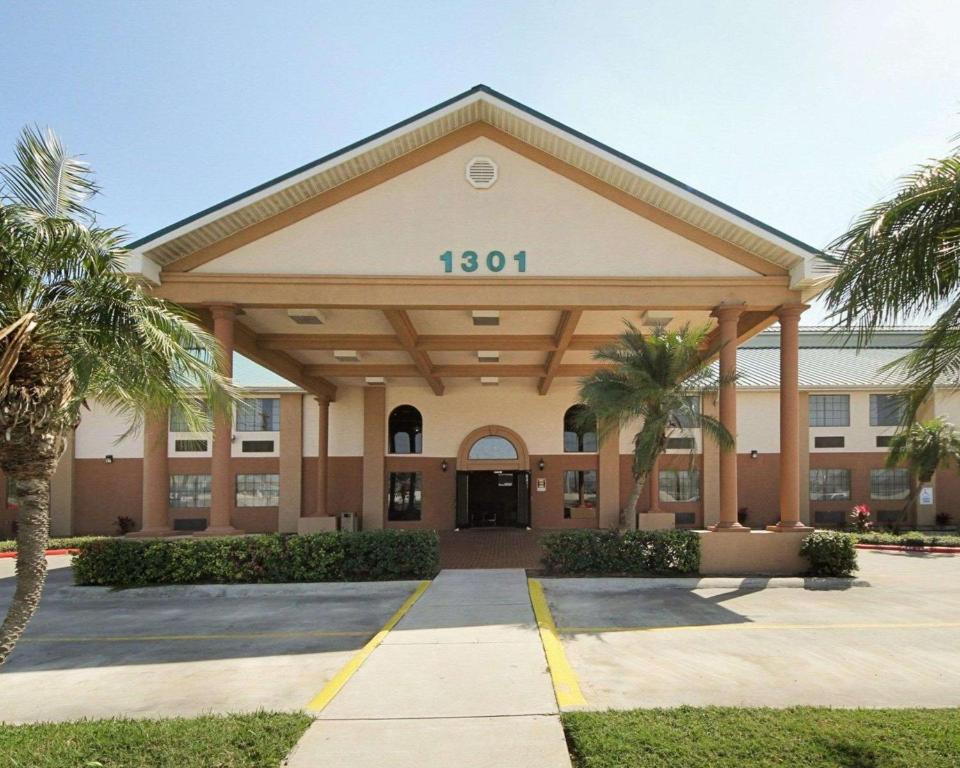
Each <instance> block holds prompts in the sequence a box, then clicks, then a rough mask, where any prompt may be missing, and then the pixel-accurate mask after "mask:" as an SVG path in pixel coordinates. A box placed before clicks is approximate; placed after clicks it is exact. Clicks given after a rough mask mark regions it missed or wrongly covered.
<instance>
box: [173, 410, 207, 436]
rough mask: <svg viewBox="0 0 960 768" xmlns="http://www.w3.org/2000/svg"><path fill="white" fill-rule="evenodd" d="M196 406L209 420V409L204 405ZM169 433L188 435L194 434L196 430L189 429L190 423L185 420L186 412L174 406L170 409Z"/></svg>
mask: <svg viewBox="0 0 960 768" xmlns="http://www.w3.org/2000/svg"><path fill="white" fill-rule="evenodd" d="M198 405H199V407H200V410H201V412H202V413H203V414H204V415H205V416H206V417H207V418H208V419H209V418H210V407H209V406H208V405H207V404H206V403H198ZM170 431H171V432H188V433H195V432H196V430H194V429H191V428H190V423H189V420H188V419H187V414H186V412H185V411H184V410H183V409H182V408H180V407H178V406H174V407H173V408H171V409H170Z"/></svg>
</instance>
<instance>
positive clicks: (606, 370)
mask: <svg viewBox="0 0 960 768" xmlns="http://www.w3.org/2000/svg"><path fill="white" fill-rule="evenodd" d="M625 325H626V329H625V330H624V332H623V333H622V334H621V336H620V338H619V340H618V341H617V343H616V344H613V345H611V346H608V347H603V348H601V349H599V350H597V351H596V352H595V353H594V355H593V357H594V359H595V360H598V361H600V362H602V363H607V364H608V366H605V367H602V368H599V369H598V370H597V371H595V372H594V373H593V374H591V375H590V376H588V377H587V378H585V379H583V380H582V381H581V383H580V400H581V402H582V403H583V404H584V405H585V406H586V408H585V409H584V411H583V418H585V419H590V420H595V423H596V424H597V426H598V428H599V431H600V435H601V437H602V436H604V435H606V434H609V433H610V431H611V430H612V429H613V428H614V427H616V426H620V427H632V426H635V425H636V423H637V422H638V421H640V422H642V424H641V426H640V431H639V432H637V433H636V434H635V435H634V437H633V477H634V485H633V490H632V491H631V493H630V498H629V500H628V501H627V506H626V508H625V509H624V510H623V511H622V512H621V520H620V523H621V525H623V524H625V522H626V518H627V516H628V515H631V514H633V512H634V511H635V510H636V506H637V501H638V500H639V498H640V493H641V491H642V490H643V486H644V483H646V481H647V478H649V476H650V473H651V472H652V471H653V468H654V467H655V466H656V463H657V458H658V457H659V456H660V454H661V453H663V451H664V448H665V447H666V443H667V437H668V434H669V433H670V432H672V431H675V430H680V429H685V428H686V429H689V428H700V429H702V430H703V431H704V432H705V433H707V434H709V435H710V436H712V437H713V438H714V439H715V440H716V441H717V442H718V443H719V444H720V447H721V448H722V449H724V450H726V449H729V448H732V447H733V445H734V439H733V436H732V435H731V434H730V433H729V432H728V431H727V429H726V428H725V427H724V426H723V425H722V424H721V423H720V422H719V421H717V420H716V419H715V418H713V417H712V416H707V415H706V414H704V413H703V412H702V410H701V409H700V408H699V407H698V403H699V396H702V395H703V394H704V393H707V392H715V391H716V389H717V386H718V385H719V383H720V382H719V380H718V378H717V376H716V375H715V374H714V373H713V371H712V370H711V368H710V366H709V364H708V362H707V360H708V357H709V354H708V353H706V352H704V346H705V344H706V341H707V335H708V333H709V331H710V328H709V326H702V327H695V328H691V327H689V326H683V327H682V328H680V329H678V330H675V331H668V330H665V329H663V328H657V329H656V330H654V332H653V333H650V334H648V335H646V336H645V335H644V334H643V333H641V332H640V330H639V329H637V328H636V326H634V325H632V324H631V323H629V322H627V323H625ZM653 501H654V503H656V501H657V500H656V499H654V500H653Z"/></svg>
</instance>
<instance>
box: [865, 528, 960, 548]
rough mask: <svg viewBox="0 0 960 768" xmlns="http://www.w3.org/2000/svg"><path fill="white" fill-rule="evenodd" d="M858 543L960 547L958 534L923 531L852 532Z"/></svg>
mask: <svg viewBox="0 0 960 768" xmlns="http://www.w3.org/2000/svg"><path fill="white" fill-rule="evenodd" d="M854 539H855V540H856V542H857V543H858V544H897V545H899V546H901V547H960V536H958V535H949V534H936V533H923V532H922V531H909V532H907V533H902V534H896V533H858V534H854Z"/></svg>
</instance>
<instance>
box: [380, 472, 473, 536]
mask: <svg viewBox="0 0 960 768" xmlns="http://www.w3.org/2000/svg"><path fill="white" fill-rule="evenodd" d="M442 461H446V462H447V471H446V472H444V471H443V470H442V469H441V468H440V463H441V462H442ZM456 464H457V461H456V459H455V458H453V457H448V458H446V459H443V458H438V457H435V456H387V458H386V469H385V471H386V477H389V475H390V473H391V472H421V473H422V474H423V477H422V483H423V484H422V485H421V489H422V496H421V504H422V506H421V510H420V520H418V521H414V520H410V521H400V520H395V521H390V520H387V519H386V512H384V526H385V527H387V528H421V529H423V528H427V529H429V528H432V529H434V530H438V531H452V530H453V529H454V528H455V527H456V520H457V472H456V470H455V469H454V467H455V466H456ZM389 487H390V486H389V482H388V480H387V479H386V478H385V479H384V488H386V489H388V490H389ZM384 504H386V499H384Z"/></svg>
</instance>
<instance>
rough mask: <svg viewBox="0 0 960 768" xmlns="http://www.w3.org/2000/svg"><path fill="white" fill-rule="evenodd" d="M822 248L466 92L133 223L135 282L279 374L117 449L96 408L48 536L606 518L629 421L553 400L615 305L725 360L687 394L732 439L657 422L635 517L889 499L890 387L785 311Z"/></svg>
mask: <svg viewBox="0 0 960 768" xmlns="http://www.w3.org/2000/svg"><path fill="white" fill-rule="evenodd" d="M816 255H817V252H816V250H815V249H813V248H811V247H809V246H806V245H804V244H803V243H800V242H799V241H797V240H795V239H793V238H791V237H789V236H787V235H784V234H783V233H780V232H778V231H776V230H774V229H772V228H770V227H767V226H766V225H763V224H762V223H760V222H758V221H756V220H754V219H752V218H750V217H749V216H747V215H745V214H743V213H740V212H738V211H735V210H733V209H732V208H730V207H729V206H726V205H724V204H722V203H720V202H719V201H716V200H713V199H711V198H709V197H707V196H706V195H703V194H701V193H699V192H697V191H696V190H693V189H691V188H690V187H688V186H686V185H684V184H682V183H680V182H678V181H676V180H674V179H671V178H669V177H667V176H665V175H664V174H662V173H659V172H658V171H655V170H654V169H651V168H649V167H647V166H644V165H643V164H641V163H639V162H637V161H635V160H632V159H631V158H628V157H626V156H624V155H622V154H621V153H618V152H616V151H615V150H613V149H610V148H609V147H605V146H603V145H601V144H599V143H597V142H595V141H593V140H592V139H590V138H588V137H586V136H583V135H581V134H579V133H577V132H576V131H573V130H572V129H569V128H567V127H565V126H562V125H560V124H558V123H556V122H555V121H553V120H551V119H549V118H547V117H545V116H543V115H541V114H538V113H536V112H534V111H533V110H531V109H529V108H527V107H525V106H523V105H521V104H518V103H516V102H514V101H512V100H510V99H508V98H507V97H505V96H502V95H500V94H498V93H496V92H493V91H491V90H490V89H488V88H486V87H483V86H478V87H476V88H473V89H471V90H470V91H468V92H466V93H464V94H461V95H460V96H457V97H455V98H454V99H451V100H450V101H448V102H445V103H443V104H441V105H439V106H437V107H435V108H433V109H431V110H428V111H427V112H424V113H421V114H419V115H416V116H415V117H413V118H411V119H409V120H407V121H404V122H403V123H400V124H398V125H396V126H393V127H391V128H388V129H386V130H384V131H382V132H381V133H378V134H376V135H374V136H372V137H370V138H368V139H365V140H363V141H360V142H358V143H357V144H354V145H351V146H350V147H347V148H346V149H344V150H341V151H339V152H337V153H334V154H333V155H330V156H328V157H325V158H322V159H320V160H318V161H316V162H314V163H311V164H310V165H308V166H305V167H303V168H300V169H297V170H295V171H292V172H291V173H288V174H285V175H284V176H281V177H279V178H278V179H275V180H273V181H270V182H267V183H265V184H263V185H261V186H260V187H257V188H255V189H253V190H250V191H248V192H245V193H243V194H241V195H238V196H236V197H235V198H232V199H231V200H228V201H225V202H224V203H221V204H219V205H217V206H214V207H212V208H210V209H208V210H206V211H202V212H200V213H198V214H197V215H195V216H192V217H190V218H189V219H186V220H184V221H181V222H177V223H176V224H173V225H171V226H170V227H167V228H166V229H164V230H161V231H159V232H157V233H154V234H153V235H150V236H149V237H146V238H144V239H142V240H140V241H138V242H137V243H135V244H134V246H133V251H132V256H131V259H130V265H129V268H130V270H131V271H133V272H135V273H137V274H139V275H141V277H142V279H143V280H145V281H146V282H147V283H148V284H149V285H150V286H151V290H153V291H154V292H155V293H156V294H157V295H159V296H163V297H165V298H168V299H171V300H173V301H176V302H179V303H180V304H182V305H184V306H186V307H188V308H189V309H190V310H192V311H193V312H194V313H196V315H197V316H198V317H199V318H200V320H201V321H202V322H203V323H204V324H206V325H207V326H208V327H209V328H210V329H211V330H212V331H213V332H214V333H215V334H216V336H217V338H218V339H219V341H220V343H221V344H222V346H223V347H224V348H225V350H226V351H228V352H235V353H237V354H239V355H242V356H244V357H245V358H249V359H250V360H252V361H255V362H256V363H257V364H259V365H260V366H263V368H265V369H267V370H268V371H270V372H272V374H267V373H266V372H264V371H262V370H261V371H259V372H248V371H247V370H246V363H243V364H242V366H243V367H244V370H243V371H240V370H238V376H237V379H238V381H239V382H240V383H241V384H244V385H248V386H249V387H250V388H249V392H248V393H249V395H250V397H251V402H250V406H249V407H248V408H246V409H244V410H242V411H241V412H240V413H238V414H237V416H236V417H235V418H234V419H233V420H232V421H230V420H227V419H221V420H220V421H218V423H217V424H216V425H215V429H214V431H213V433H212V434H207V435H194V434H189V433H186V432H181V431H179V430H180V428H181V427H182V425H180V424H178V419H177V415H176V414H171V416H170V419H169V420H168V421H156V422H151V423H148V424H147V425H146V428H145V430H144V433H143V434H139V435H135V436H130V437H127V438H125V439H123V440H121V441H120V442H116V438H117V436H118V435H120V434H122V433H123V432H124V431H125V430H126V425H125V424H123V423H121V422H120V421H118V419H117V418H116V417H115V416H112V415H111V414H109V413H107V412H105V411H104V410H103V409H102V408H100V407H98V406H96V405H94V406H93V409H92V411H91V412H90V413H89V414H86V415H85V416H84V421H83V423H82V424H81V425H80V427H79V429H78V430H77V433H76V436H75V440H74V441H73V443H72V447H71V455H70V456H68V457H66V458H65V460H64V464H63V467H62V468H61V470H60V472H59V474H58V478H57V488H56V489H55V502H54V507H55V517H56V522H55V525H54V532H55V533H67V532H73V533H87V532H91V533H92V532H109V531H111V530H112V529H113V527H114V525H115V523H116V518H117V517H118V516H119V515H126V516H129V517H131V518H132V519H133V521H134V524H135V525H136V527H137V528H138V529H142V531H143V532H145V533H147V534H163V533H167V532H169V531H171V530H173V529H184V530H195V529H200V528H205V529H206V530H208V531H211V532H231V531H236V530H242V531H251V532H252V531H276V530H279V531H291V532H292V531H298V530H299V531H305V530H317V529H324V528H329V527H332V526H334V525H336V521H337V519H338V517H340V516H342V515H344V514H348V515H350V516H352V518H350V517H348V518H347V519H346V523H347V524H349V525H353V524H359V525H362V527H364V528H368V529H372V528H381V527H429V528H438V529H453V528H455V527H466V526H487V525H517V526H530V527H533V528H567V527H584V526H586V527H608V526H614V525H618V524H620V522H621V511H622V508H623V506H624V504H625V503H626V499H627V496H628V494H629V488H630V485H631V484H632V476H631V472H630V450H631V438H632V431H631V430H622V431H621V433H620V434H619V435H613V436H611V437H609V438H608V439H607V440H605V441H604V442H602V443H601V444H597V441H596V437H595V436H594V435H592V434H591V433H589V432H587V433H586V434H584V433H582V432H578V431H577V430H573V429H571V428H570V426H569V422H567V423H566V425H565V415H566V414H567V413H568V411H569V409H570V408H571V407H572V406H574V405H575V404H576V402H577V383H578V379H579V378H580V377H582V376H584V375H585V374H587V373H588V372H589V371H591V370H593V368H594V366H595V365H596V363H595V362H594V361H593V359H592V351H593V350H594V349H595V348H596V347H598V346H600V345H602V344H604V343H607V342H609V341H611V340H613V339H614V338H615V336H616V335H617V334H618V333H619V331H620V330H622V328H623V322H624V320H629V321H631V322H633V323H635V324H637V325H640V326H646V327H648V328H650V327H653V326H655V325H664V324H666V325H668V326H669V327H675V326H679V325H682V324H684V323H691V324H708V325H709V326H710V328H711V333H710V341H709V345H710V349H711V350H712V351H714V352H715V353H716V356H717V366H718V368H719V370H720V372H721V373H723V374H732V373H733V372H734V371H736V370H738V369H739V370H740V380H739V381H738V382H737V383H729V384H725V385H724V386H722V387H721V388H720V392H719V394H718V396H717V397H715V398H713V397H709V398H706V399H705V400H704V402H702V403H700V407H702V408H703V409H705V410H709V411H711V412H713V413H715V414H716V415H717V416H718V418H719V419H720V420H721V421H722V422H723V423H724V424H725V425H727V426H728V428H729V429H730V430H731V431H733V432H736V433H737V450H736V451H735V452H727V451H724V452H721V451H719V450H718V449H717V446H716V445H714V444H711V443H710V441H709V440H707V441H704V440H703V439H702V436H701V435H699V434H697V433H696V432H695V431H693V432H689V433H686V432H684V433H680V432H678V433H677V434H676V435H672V436H671V439H672V442H671V446H672V447H671V449H670V450H669V451H668V454H667V455H666V456H665V457H663V459H662V460H661V465H660V468H659V469H660V472H659V473H658V474H657V475H656V480H658V481H659V492H658V493H655V496H656V497H658V500H657V502H656V503H654V504H651V500H650V497H649V493H648V495H647V498H641V500H640V502H639V504H638V505H637V512H639V518H637V517H636V515H634V514H627V515H626V517H625V524H626V525H628V526H633V525H637V524H638V520H639V524H640V525H650V526H662V525H673V524H676V525H678V526H685V527H696V528H703V527H713V528H714V529H715V530H717V531H718V532H726V531H738V530H741V528H740V525H739V523H738V511H740V512H742V508H744V507H746V509H747V511H746V517H745V522H746V523H747V525H752V526H754V527H755V528H764V527H766V526H771V527H772V528H773V530H774V531H792V530H804V529H805V527H804V526H805V524H806V523H809V522H818V523H823V524H827V523H830V522H834V521H835V520H836V514H837V510H841V511H843V510H845V509H846V508H847V507H849V506H850V505H851V504H852V503H854V502H855V501H858V500H860V497H861V496H862V495H863V493H864V489H867V490H869V491H870V492H873V490H877V489H879V491H878V492H880V493H883V494H887V495H888V496H891V498H890V499H889V500H890V501H891V503H892V502H893V501H895V496H896V494H897V493H899V492H900V491H899V486H897V487H893V486H891V487H890V488H888V487H887V486H886V485H885V483H886V484H889V483H893V484H894V485H896V484H897V483H898V482H899V480H898V479H895V478H892V477H887V476H886V475H884V476H883V477H880V476H879V475H870V474H869V473H870V472H871V470H877V469H880V468H881V465H882V458H883V447H882V445H881V444H880V443H878V441H877V438H879V437H882V436H883V435H885V434H888V433H889V431H891V430H890V428H889V427H887V426H875V427H871V426H870V423H869V420H870V412H871V404H872V407H873V408H874V410H876V409H878V408H879V409H881V410H882V411H883V414H884V416H882V417H881V418H880V421H882V422H886V421H888V420H889V419H888V417H887V416H886V415H885V414H886V413H887V412H886V411H885V410H883V409H884V408H887V407H888V405H887V403H886V401H882V400H877V399H876V397H874V396H882V395H885V394H888V393H889V392H890V391H892V387H893V386H895V382H893V383H890V382H887V383H883V382H881V381H880V380H877V381H869V380H865V379H864V377H863V375H859V377H852V378H851V379H850V381H846V380H844V379H843V376H842V375H840V374H839V373H837V372H836V370H835V368H836V360H835V359H834V360H833V362H829V360H830V357H829V356H830V355H833V356H834V358H837V357H838V356H850V355H853V354H854V353H853V352H852V351H851V350H836V349H830V346H831V345H833V344H834V342H831V341H829V340H825V338H824V336H823V334H822V333H821V332H819V331H811V332H810V333H807V332H804V333H802V334H801V333H800V331H799V323H800V319H801V315H802V312H803V310H804V308H805V303H806V302H808V301H809V300H810V299H811V298H812V297H813V296H815V295H816V293H817V292H818V290H820V289H821V288H822V285H823V283H822V274H820V273H818V272H817V270H816V268H815V261H816ZM774 324H776V325H774ZM766 329H771V330H766ZM801 338H803V339H804V341H803V344H802V345H801ZM908 341H909V340H908V339H907V338H906V337H905V336H904V335H903V334H900V336H898V337H897V339H896V344H899V345H905V344H907V343H908ZM818 345H819V346H818ZM801 346H802V347H803V348H801ZM870 352H871V351H870V350H866V351H865V353H864V354H868V353H870ZM866 359H867V358H860V360H861V363H862V362H863V361H864V360H866ZM818 360H828V362H827V363H825V364H821V363H819V362H817V361H818ZM239 365H241V363H239V362H238V366H239ZM868 367H869V366H868ZM876 369H877V366H876V365H874V366H873V367H872V368H870V370H873V371H876ZM854 370H859V372H860V374H862V373H863V370H864V368H863V366H862V365H860V364H853V365H852V366H851V367H850V368H849V369H848V371H854ZM824 371H830V372H831V373H837V375H836V376H833V377H827V378H824V380H822V381H821V380H820V379H818V378H817V377H818V376H820V375H821V374H822V373H823V372H824ZM810 372H812V373H810ZM241 373H243V375H240V374H241ZM808 373H810V375H808ZM811 376H812V377H811ZM264 377H266V378H264ZM833 395H836V396H838V397H834V398H832V399H831V397H830V396H833ZM844 398H846V401H845V403H844V402H843V399H844ZM844 408H845V409H846V424H843V413H844ZM811 414H814V421H811ZM864 419H866V420H867V421H866V422H864ZM811 424H815V425H816V426H810V425H811ZM821 424H822V426H820V425H821ZM822 438H830V439H828V440H826V441H824V440H823V439H822ZM839 438H842V441H843V445H842V446H839V447H836V446H838V445H839V444H838V442H837V440H838V439H839ZM881 442H882V441H881ZM831 445H832V446H834V447H826V446H831ZM819 470H825V471H826V470H849V472H848V474H847V475H844V474H843V473H842V472H839V473H838V472H824V473H823V474H814V475H811V472H815V471H819ZM864 472H866V473H868V474H867V475H864V474H863V473H864ZM864 477H868V478H869V479H866V480H865V479H864ZM864 484H866V485H864ZM871 484H872V485H871ZM811 489H813V496H811ZM844 489H846V490H844ZM864 500H865V499H864ZM884 501H886V499H885V500H884ZM651 509H654V511H656V512H659V513H660V514H659V515H650V514H649V511H650V510H651ZM931 509H932V507H931ZM740 517H741V519H742V518H743V515H742V514H741V515H740ZM921 522H925V520H921ZM774 535H776V534H774Z"/></svg>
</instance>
